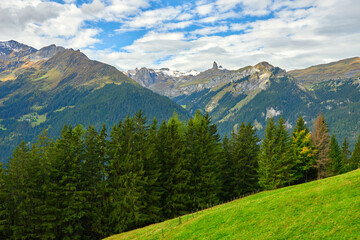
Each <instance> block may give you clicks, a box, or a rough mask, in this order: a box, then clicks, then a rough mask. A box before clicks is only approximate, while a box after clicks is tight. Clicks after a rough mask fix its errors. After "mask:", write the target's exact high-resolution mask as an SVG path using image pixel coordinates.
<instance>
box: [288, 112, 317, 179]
mask: <svg viewBox="0 0 360 240" xmlns="http://www.w3.org/2000/svg"><path fill="white" fill-rule="evenodd" d="M291 144H292V149H293V153H294V167H293V168H294V182H295V183H303V182H307V181H309V180H311V179H313V175H314V168H313V166H314V164H315V160H316V153H317V151H316V149H315V147H314V144H313V142H312V139H311V134H310V133H309V130H308V128H307V127H306V125H305V122H304V120H303V118H302V117H301V116H300V117H299V118H298V120H297V122H296V126H295V128H294V131H293V133H292V139H291Z"/></svg>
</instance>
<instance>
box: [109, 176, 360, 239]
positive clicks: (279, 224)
mask: <svg viewBox="0 0 360 240" xmlns="http://www.w3.org/2000/svg"><path fill="white" fill-rule="evenodd" d="M359 185H360V170H356V171H353V172H350V173H346V174H343V175H338V176H335V177H331V178H327V179H323V180H319V181H314V182H310V183H305V184H301V185H296V186H291V187H286V188H282V189H278V190H273V191H265V192H261V193H258V194H255V195H252V196H249V197H245V198H243V199H238V200H235V201H232V202H230V203H226V204H223V205H219V206H216V207H213V208H210V209H207V210H204V211H200V212H199V213H195V214H190V215H186V216H182V217H181V221H182V222H181V224H179V218H176V219H172V220H169V221H165V222H162V223H158V224H153V225H150V226H148V227H144V228H141V229H137V230H134V231H130V232H126V233H122V234H119V235H114V236H111V237H109V238H107V239H108V240H120V239H357V238H358V233H359V231H360V213H359V211H358V209H359V208H360V201H359V197H360V189H359V188H358V186H359Z"/></svg>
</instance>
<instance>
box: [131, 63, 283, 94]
mask: <svg viewBox="0 0 360 240" xmlns="http://www.w3.org/2000/svg"><path fill="white" fill-rule="evenodd" d="M273 70H274V71H273ZM272 72H275V74H276V75H277V76H276V77H280V76H284V75H285V74H286V72H285V71H284V70H281V69H279V68H275V67H273V66H272V65H270V64H269V63H266V62H263V63H259V64H257V65H255V66H253V67H251V66H248V67H245V68H241V69H238V70H227V69H223V68H221V67H218V65H217V63H216V62H214V63H213V67H212V68H211V69H209V70H206V71H204V72H201V73H199V74H196V75H183V76H178V77H176V76H169V75H166V74H164V73H162V72H156V71H154V70H151V69H146V68H141V69H140V70H135V71H131V72H130V71H129V75H128V76H130V77H131V78H132V79H134V80H135V81H136V82H138V83H139V84H141V85H142V86H145V87H147V88H149V89H151V90H153V91H155V92H157V93H160V94H162V95H165V96H168V97H171V98H174V97H179V96H181V95H191V94H193V93H195V92H200V91H203V90H204V89H213V88H216V87H220V86H222V85H224V84H228V83H235V82H237V84H232V87H233V88H234V90H235V92H238V93H241V92H245V91H253V90H255V89H257V88H261V89H266V88H267V86H268V85H269V84H270V82H269V77H270V76H271V74H272ZM248 76H252V77H251V78H250V79H249V81H240V82H239V80H241V79H243V78H245V77H248Z"/></svg>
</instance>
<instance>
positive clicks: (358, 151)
mask: <svg viewBox="0 0 360 240" xmlns="http://www.w3.org/2000/svg"><path fill="white" fill-rule="evenodd" d="M359 167H360V135H359V138H358V141H357V142H356V144H355V148H354V151H353V153H352V155H351V158H350V170H354V169H357V168H359Z"/></svg>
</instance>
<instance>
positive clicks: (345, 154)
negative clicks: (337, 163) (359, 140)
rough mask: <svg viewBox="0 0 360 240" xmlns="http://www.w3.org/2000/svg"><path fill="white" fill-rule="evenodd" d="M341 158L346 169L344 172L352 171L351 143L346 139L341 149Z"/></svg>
mask: <svg viewBox="0 0 360 240" xmlns="http://www.w3.org/2000/svg"><path fill="white" fill-rule="evenodd" d="M341 156H342V161H343V163H344V169H343V172H348V171H350V156H351V152H350V150H349V143H348V142H347V140H346V137H345V138H344V141H343V144H342V148H341Z"/></svg>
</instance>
